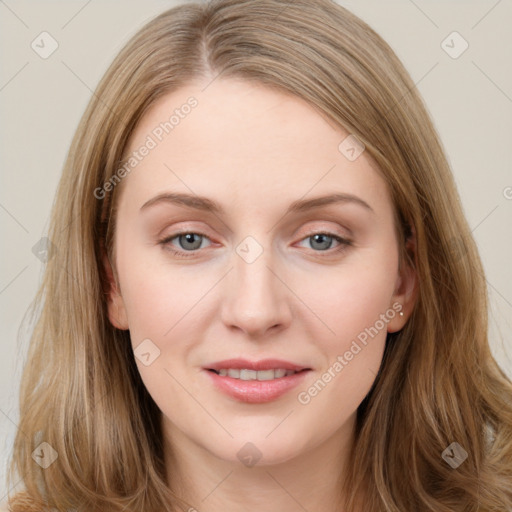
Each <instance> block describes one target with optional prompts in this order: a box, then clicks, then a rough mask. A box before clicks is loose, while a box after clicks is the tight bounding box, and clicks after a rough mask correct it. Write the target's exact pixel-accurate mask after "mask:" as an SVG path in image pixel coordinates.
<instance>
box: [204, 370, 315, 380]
mask: <svg viewBox="0 0 512 512" xmlns="http://www.w3.org/2000/svg"><path fill="white" fill-rule="evenodd" d="M309 370H311V368H304V369H302V370H287V369H286V368H276V369H268V370H251V369H249V368H221V369H219V370H215V369H214V368H208V371H209V372H213V373H215V374H217V375H219V376H221V377H230V378H232V379H238V380H243V381H253V380H257V381H269V380H275V379H283V378H286V377H290V376H292V375H295V374H297V373H302V372H307V371H309Z"/></svg>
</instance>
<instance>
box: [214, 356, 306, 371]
mask: <svg viewBox="0 0 512 512" xmlns="http://www.w3.org/2000/svg"><path fill="white" fill-rule="evenodd" d="M204 368H205V370H217V371H218V370H222V369H229V368H234V369H237V368H238V369H244V368H245V369H247V370H256V371H257V370H277V369H280V368H281V369H283V370H294V371H296V372H300V371H301V370H310V369H311V368H309V367H308V366H300V365H297V364H294V363H291V362H290V361H283V360H281V359H262V360H261V361H248V360H247V359H226V360H224V361H218V362H216V363H211V364H208V365H207V366H205V367H204Z"/></svg>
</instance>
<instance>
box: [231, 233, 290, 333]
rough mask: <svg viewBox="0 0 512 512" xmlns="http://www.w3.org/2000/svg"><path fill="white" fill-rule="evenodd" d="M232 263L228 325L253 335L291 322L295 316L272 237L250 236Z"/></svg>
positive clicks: (237, 251)
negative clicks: (277, 270) (277, 271)
mask: <svg viewBox="0 0 512 512" xmlns="http://www.w3.org/2000/svg"><path fill="white" fill-rule="evenodd" d="M263 238H265V241H264V240H263ZM260 240H261V242H260ZM232 261H233V271H232V272H230V273H229V276H228V288H229V289H228V293H227V297H226V299H227V300H226V301H225V304H224V308H223V320H224V322H225V323H226V324H228V325H235V326H237V327H239V328H240V329H242V330H244V331H246V332H247V333H251V334H256V333H258V332H259V333H263V332H264V331H266V330H267V329H269V328H271V327H274V326H276V325H280V324H285V323H287V322H288V321H289V319H290V317H291V315H290V312H289V309H288V308H289V305H288V304H287V298H286V287H285V286H284V285H283V284H282V283H281V281H280V280H279V279H278V278H277V277H276V276H275V275H274V272H275V269H274V267H275V266H276V265H275V257H274V255H273V252H272V248H271V244H270V242H269V238H268V237H264V236H263V235H260V236H258V239H257V238H256V237H253V236H247V237H246V238H244V239H243V240H242V241H241V242H240V243H239V244H238V245H237V246H236V248H235V251H234V254H233V260H232ZM269 267H270V268H269Z"/></svg>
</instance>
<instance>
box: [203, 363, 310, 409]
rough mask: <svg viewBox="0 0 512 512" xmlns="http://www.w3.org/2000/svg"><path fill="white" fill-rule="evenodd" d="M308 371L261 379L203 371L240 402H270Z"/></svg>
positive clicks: (292, 386)
mask: <svg viewBox="0 0 512 512" xmlns="http://www.w3.org/2000/svg"><path fill="white" fill-rule="evenodd" d="M231 368H233V367H231ZM274 368H275V367H274ZM281 368H282V367H281ZM309 371H310V370H304V371H301V372H299V373H295V374H293V375H288V376H287V377H281V378H279V379H272V380H261V381H260V380H249V381H247V380H240V379H234V378H232V377H228V376H225V377H223V376H221V375H218V374H217V373H215V372H212V371H208V370H206V371H205V373H206V374H207V375H209V378H210V379H212V381H213V384H214V385H215V386H216V387H217V389H219V390H220V391H222V392H224V393H226V394H227V395H229V396H231V397H232V398H235V399H236V400H239V401H240V402H246V403H252V404H257V403H264V402H270V401H272V400H276V399H277V398H279V397H280V396H282V395H284V394H285V393H286V392H288V391H290V390H291V389H293V388H294V387H296V386H298V385H299V384H300V383H301V382H302V381H303V379H304V377H305V375H306V374H307V373H308V372H309Z"/></svg>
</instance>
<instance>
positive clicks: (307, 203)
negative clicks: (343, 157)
mask: <svg viewBox="0 0 512 512" xmlns="http://www.w3.org/2000/svg"><path fill="white" fill-rule="evenodd" d="M161 203H170V204H177V205H180V206H187V207H189V208H194V209H195V210H202V211H208V212H212V213H215V214H219V215H223V214H224V213H225V211H224V208H222V206H220V205H219V204H218V203H216V202H215V201H213V200H212V199H209V198H207V197H203V196H198V195H194V194H184V193H170V192H165V193H163V194H159V195H157V196H155V197H153V198H151V199H149V200H148V201H146V202H145V203H144V204H143V205H142V206H141V208H140V209H141V211H142V210H145V209H147V208H149V207H150V206H154V205H156V204H161ZM339 203H342V204H343V203H353V204H358V205H360V206H363V207H364V208H365V209H367V210H369V211H370V212H372V213H375V211H374V210H373V208H372V207H371V206H370V205H369V204H368V203H367V202H366V201H364V200H363V199H361V198H360V197H357V196H355V195H353V194H345V193H335V194H329V195H325V196H319V197H314V198H312V199H299V200H297V201H293V202H292V203H291V204H290V206H289V207H288V209H287V211H286V214H288V213H300V212H304V211H307V210H312V209H314V208H320V207H321V206H328V205H331V204H339Z"/></svg>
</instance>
